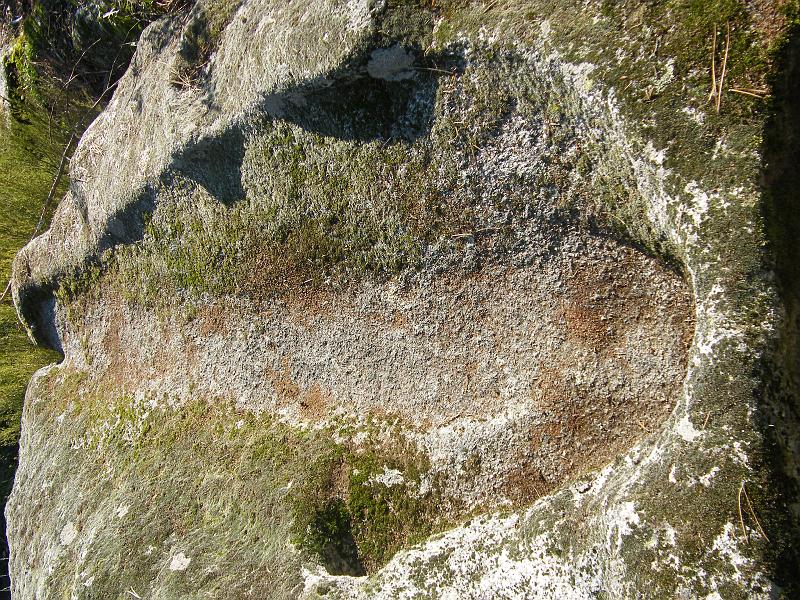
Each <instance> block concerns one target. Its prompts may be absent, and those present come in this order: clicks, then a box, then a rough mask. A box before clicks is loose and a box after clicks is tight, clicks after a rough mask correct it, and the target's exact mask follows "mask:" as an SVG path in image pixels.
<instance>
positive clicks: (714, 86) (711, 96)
mask: <svg viewBox="0 0 800 600" xmlns="http://www.w3.org/2000/svg"><path fill="white" fill-rule="evenodd" d="M716 95H717V26H716V24H715V25H714V40H713V41H712V42H711V91H710V92H709V94H708V99H709V100H713V99H714V98H715V97H716Z"/></svg>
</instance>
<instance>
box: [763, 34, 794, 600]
mask: <svg viewBox="0 0 800 600" xmlns="http://www.w3.org/2000/svg"><path fill="white" fill-rule="evenodd" d="M775 73H776V75H775V78H774V80H773V81H772V89H773V99H772V105H771V113H770V117H769V119H768V121H767V123H766V126H765V129H764V135H763V148H762V156H763V161H764V168H763V181H762V185H763V196H764V202H763V211H764V212H763V217H764V224H765V227H766V233H767V237H768V239H769V243H770V250H771V252H770V254H769V259H768V260H769V261H770V262H769V263H768V264H767V265H766V267H767V268H768V269H771V270H774V272H775V273H776V275H777V284H778V291H779V294H780V300H781V302H782V304H783V308H784V311H785V314H784V315H783V322H782V323H781V325H780V326H781V332H780V336H779V338H778V340H777V342H776V344H775V347H774V348H773V349H772V352H770V353H769V356H768V357H767V358H765V359H764V360H763V364H762V373H761V377H763V378H764V379H765V385H766V389H765V395H766V400H767V401H766V402H763V403H760V409H761V410H760V411H759V414H758V418H759V419H760V425H761V429H762V431H763V432H764V435H765V438H766V444H767V447H766V448H765V455H766V456H767V457H769V459H770V460H771V461H772V464H771V465H770V467H771V468H770V471H771V473H772V480H771V481H770V482H769V484H768V485H769V487H770V496H771V497H769V498H765V499H764V502H765V503H766V504H767V507H768V511H769V519H770V522H767V523H764V528H765V529H766V531H767V534H768V535H769V536H770V540H771V543H770V552H771V560H774V562H775V569H776V576H777V581H776V583H778V585H780V586H781V587H782V588H783V591H784V592H786V594H787V595H786V596H785V597H787V598H788V597H798V596H800V505H798V498H800V463H799V462H798V461H799V460H800V447H798V445H797V441H796V440H797V436H798V435H799V434H798V432H799V431H800V102H798V98H800V27H798V26H795V27H794V28H793V30H792V31H791V32H790V33H789V35H788V38H787V41H786V43H785V44H784V46H783V47H782V48H781V50H780V52H779V53H778V56H777V64H776V69H775Z"/></svg>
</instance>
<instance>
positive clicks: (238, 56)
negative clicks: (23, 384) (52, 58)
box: [7, 0, 798, 598]
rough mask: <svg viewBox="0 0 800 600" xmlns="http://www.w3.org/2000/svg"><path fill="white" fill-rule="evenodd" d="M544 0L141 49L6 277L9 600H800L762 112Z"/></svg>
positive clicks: (308, 6) (176, 40)
mask: <svg viewBox="0 0 800 600" xmlns="http://www.w3.org/2000/svg"><path fill="white" fill-rule="evenodd" d="M543 4H546V3H542V5H540V3H536V2H530V3H522V4H517V3H505V2H501V3H499V4H492V5H490V6H483V5H474V6H473V5H463V6H462V5H452V6H451V5H449V4H448V5H446V6H444V7H442V8H439V9H432V8H431V7H428V6H426V5H422V4H421V5H417V4H415V3H391V2H390V3H388V4H386V3H381V2H377V3H372V2H366V1H365V2H356V1H352V2H348V3H339V2H332V1H331V2H329V1H327V0H320V1H318V2H313V3H308V2H289V3H271V2H266V1H259V0H245V1H244V2H241V3H210V2H209V3H203V2H201V3H199V4H198V5H197V6H196V7H195V8H194V9H193V11H192V12H191V13H190V14H189V15H188V16H187V17H185V18H183V17H177V16H175V17H170V18H166V19H164V20H161V21H158V22H157V23H155V24H153V25H151V26H150V27H149V28H148V29H147V30H146V31H145V33H144V34H143V37H142V39H141V40H140V42H139V46H138V49H137V52H136V55H135V57H134V59H133V62H132V64H131V67H130V69H129V71H128V73H127V74H126V76H125V77H124V78H123V80H122V82H121V83H120V85H119V88H118V90H117V92H116V93H115V95H114V99H113V100H112V102H111V104H110V106H109V107H108V109H107V110H106V111H105V112H104V113H103V114H102V115H101V116H100V117H99V118H98V119H97V120H96V121H95V123H94V124H93V125H92V126H91V127H90V129H89V130H88V131H87V132H86V134H85V135H84V137H83V139H82V141H81V144H80V146H79V149H78V151H77V153H76V156H75V158H74V159H73V161H72V165H71V170H72V177H73V183H72V186H71V189H70V192H69V193H68V195H67V196H66V197H65V199H64V200H63V201H62V203H61V204H60V206H59V209H58V212H57V214H56V216H55V218H54V220H53V225H52V227H51V229H50V230H49V231H48V232H47V233H46V234H45V235H43V236H41V237H39V238H37V239H36V240H34V241H33V242H32V243H31V244H29V245H28V246H27V247H26V248H25V249H24V250H23V251H22V252H21V253H20V254H19V255H18V257H17V259H16V261H15V269H14V279H13V283H14V287H13V293H14V299H15V302H16V304H17V307H18V310H19V313H20V315H21V317H22V318H23V319H24V321H25V322H26V324H27V326H28V327H29V330H30V333H31V336H32V337H33V338H34V339H36V340H37V341H39V342H40V343H43V344H46V345H49V346H51V347H56V348H58V349H60V350H61V351H62V352H63V353H64V361H63V362H62V363H60V364H58V365H54V366H52V367H49V368H47V369H45V370H43V371H40V372H39V373H38V374H37V376H36V377H35V378H34V380H33V381H32V383H31V386H30V388H29V392H28V397H27V399H26V412H25V416H24V421H23V426H24V429H23V437H22V441H21V453H20V469H19V472H18V476H17V480H16V482H15V488H14V492H13V495H12V497H11V499H10V501H9V503H8V508H7V513H8V519H9V539H10V542H11V550H12V557H11V562H10V565H11V566H10V569H11V573H12V582H13V588H14V593H15V594H17V595H18V596H19V597H22V598H28V597H31V598H33V597H37V598H51V597H62V596H64V595H69V596H72V597H87V598H90V597H97V598H106V597H116V596H119V595H120V594H126V593H128V594H131V595H134V596H136V595H138V596H141V597H152V598H175V597H187V598H188V597H192V598H194V597H197V598H203V597H209V598H222V597H230V598H245V597H257V598H262V597H296V596H298V595H301V596H304V597H309V598H313V597H318V596H320V595H325V596H326V597H342V598H358V597H385V598H395V597H430V596H431V595H433V596H434V597H453V598H482V597H520V598H522V597H524V598H528V597H543V598H545V597H559V598H560V597H565V598H566V597H572V598H584V597H594V596H596V595H598V594H607V595H609V596H611V597H654V598H661V597H675V596H677V597H763V598H771V597H780V595H781V594H784V595H787V597H788V596H789V595H790V594H791V593H792V590H793V588H792V586H793V585H794V582H793V581H792V578H791V573H792V572H793V569H794V567H795V566H796V564H797V561H796V556H795V554H794V550H793V547H794V542H795V540H796V537H797V516H798V514H797V513H798V511H797V505H796V503H795V504H790V499H791V498H792V497H793V496H792V494H793V493H794V491H796V489H797V487H796V486H797V481H796V471H797V457H796V444H795V443H794V440H796V433H792V431H793V429H792V428H793V427H794V426H795V425H796V421H795V416H794V415H795V414H796V406H795V405H794V400H793V399H792V398H793V397H794V396H793V392H794V388H793V385H794V383H795V380H794V379H793V373H794V370H793V369H794V366H795V364H794V362H793V360H794V359H793V356H794V354H792V351H791V348H792V347H793V346H792V345H791V344H790V343H788V342H785V341H782V340H786V339H787V338H788V337H791V336H792V335H793V334H794V329H793V327H792V326H791V325H790V323H791V321H790V320H789V317H792V315H793V314H794V313H792V312H791V310H790V307H791V302H790V300H789V298H790V297H791V293H790V292H789V291H787V290H783V291H784V295H783V296H781V295H779V291H781V290H782V288H779V287H778V285H780V283H776V278H775V276H774V275H773V271H772V267H773V266H774V265H775V264H781V263H780V261H781V260H783V259H782V258H781V256H782V255H781V254H780V253H781V252H788V251H789V250H787V249H786V248H784V247H782V246H780V245H778V244H773V246H772V247H771V248H770V249H769V250H768V251H766V250H764V246H765V244H766V242H767V240H768V237H767V233H765V226H764V221H763V218H762V214H763V213H764V212H765V211H766V207H767V206H769V202H771V201H772V196H770V195H769V194H770V190H769V189H767V190H765V189H764V188H763V187H759V177H760V173H761V170H762V166H761V158H760V152H761V151H762V148H761V146H760V143H761V137H760V134H761V131H760V129H759V128H760V127H763V126H764V121H763V117H759V116H757V115H756V116H753V114H748V115H747V117H746V118H745V117H742V115H741V114H740V113H734V114H732V116H730V117H729V121H719V122H718V121H716V120H715V119H723V117H717V116H715V112H714V114H712V112H708V113H707V112H706V110H705V109H706V108H707V106H706V105H705V104H702V102H703V101H704V100H705V99H706V96H707V91H706V90H705V89H703V88H702V87H701V86H699V85H698V86H696V87H695V88H691V89H688V88H689V84H690V83H691V84H694V82H695V80H694V79H693V77H695V76H694V75H690V74H684V75H685V76H686V82H688V83H685V85H683V87H681V85H680V84H679V81H678V80H677V78H676V75H675V69H676V67H675V64H676V63H675V60H674V59H673V58H670V57H666V58H663V57H660V56H659V55H658V53H657V52H654V53H650V54H646V53H643V52H642V51H641V50H642V48H643V47H645V46H647V47H648V48H649V47H650V44H651V42H652V40H651V39H650V38H649V37H648V36H649V35H650V33H649V32H647V31H642V30H641V28H639V29H636V28H635V27H632V28H631V29H630V30H628V36H627V37H625V38H624V39H622V40H616V41H615V42H614V43H612V42H611V41H610V36H611V33H610V31H613V30H614V21H613V19H614V18H615V17H614V15H613V11H612V13H611V14H609V12H608V7H605V8H604V9H603V10H601V7H595V6H589V5H585V6H584V5H581V6H580V7H577V6H572V3H570V2H566V1H565V2H563V3H555V4H554V5H553V6H549V7H544V6H543ZM604 6H605V5H604ZM565 15H571V16H570V17H569V18H567V17H566V16H565ZM635 32H638V33H635ZM578 33H581V35H578ZM664 35H665V36H666V39H671V38H669V35H675V34H674V32H673V33H672V34H664ZM668 47H670V46H668ZM704 56H705V54H704ZM620 64H622V65H623V66H624V67H625V69H624V71H625V73H626V75H625V76H624V79H622V78H621V76H620V72H619V71H615V70H614V69H615V68H617V67H619V65H620ZM634 77H641V78H642V81H639V82H637V86H638V87H639V88H640V89H642V90H645V91H644V92H643V93H644V97H641V96H633V97H632V96H630V95H626V94H625V93H624V92H625V91H626V90H627V89H628V88H629V87H630V86H628V87H626V88H624V90H622V89H619V88H620V82H621V81H625V80H628V79H629V78H634ZM696 77H697V78H698V79H699V78H700V76H699V75H698V76H696ZM642 82H644V83H642ZM631 83H633V81H631ZM639 84H642V85H639ZM647 90H649V91H647ZM686 97H688V98H689V99H688V100H687V99H686ZM698 98H702V99H703V100H702V101H698ZM698 102H700V103H699V104H698ZM711 111H713V108H712V109H711ZM707 122H708V124H706V123H707ZM665 132H666V133H667V134H670V135H672V136H673V138H672V139H671V140H669V143H662V140H663V138H662V137H661V136H662V134H664V133H665ZM683 132H690V133H691V134H692V135H690V136H681V135H680V134H681V133H683ZM698 140H699V141H698ZM780 176H781V175H780V174H777V175H775V177H777V178H780ZM773 193H774V192H773ZM770 235H773V234H770ZM772 239H773V241H774V239H775V238H774V237H773V238H772ZM775 261H777V262H775ZM787 294H788V295H787ZM787 310H788V312H787ZM787 315H788V316H787ZM792 318H793V317H792ZM498 511H499V512H498Z"/></svg>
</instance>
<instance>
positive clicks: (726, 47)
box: [717, 21, 731, 112]
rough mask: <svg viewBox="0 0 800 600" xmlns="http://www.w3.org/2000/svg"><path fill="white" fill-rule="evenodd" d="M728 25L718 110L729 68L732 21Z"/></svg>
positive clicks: (718, 93)
mask: <svg viewBox="0 0 800 600" xmlns="http://www.w3.org/2000/svg"><path fill="white" fill-rule="evenodd" d="M726 27H727V35H726V38H725V56H724V58H723V59H722V75H720V78H719V86H718V90H717V112H719V110H720V108H721V107H722V90H723V89H724V87H723V86H724V85H725V72H726V71H727V68H728V53H729V52H730V49H731V24H730V21H729V22H728V23H726Z"/></svg>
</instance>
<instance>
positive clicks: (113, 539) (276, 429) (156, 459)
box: [22, 370, 451, 597]
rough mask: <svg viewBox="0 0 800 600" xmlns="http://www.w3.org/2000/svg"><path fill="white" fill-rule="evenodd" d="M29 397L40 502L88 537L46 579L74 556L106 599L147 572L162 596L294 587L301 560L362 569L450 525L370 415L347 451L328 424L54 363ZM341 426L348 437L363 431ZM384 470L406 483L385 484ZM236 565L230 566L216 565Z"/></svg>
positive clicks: (398, 444)
mask: <svg viewBox="0 0 800 600" xmlns="http://www.w3.org/2000/svg"><path fill="white" fill-rule="evenodd" d="M37 393H38V394H39V398H40V400H42V401H40V402H38V403H37V404H36V405H34V406H32V407H30V410H31V414H30V418H32V419H36V422H37V423H38V424H40V425H38V426H37V432H36V436H37V438H36V439H37V440H38V441H37V443H38V444H43V445H44V446H45V447H37V453H40V452H47V453H48V456H52V461H50V460H48V463H47V464H46V465H43V466H42V468H43V469H45V471H46V472H45V473H43V474H42V476H43V477H45V479H46V480H48V481H51V482H52V488H51V489H52V490H53V494H52V495H50V494H49V493H48V494H45V496H43V497H41V498H39V499H38V500H37V502H38V503H40V504H42V509H43V510H44V511H46V512H45V513H43V514H49V512H50V511H53V510H55V506H56V505H58V506H61V507H62V508H64V507H69V508H68V511H69V512H70V516H69V519H70V520H72V521H73V522H74V523H75V524H76V525H75V526H76V528H77V529H78V531H80V532H83V533H82V535H84V534H85V535H89V533H88V532H92V534H91V535H92V536H93V537H92V541H91V542H90V543H89V542H87V545H86V546H85V547H81V546H80V544H79V543H76V544H74V552H75V553H77V552H81V553H82V555H83V558H78V557H77V554H72V552H73V550H72V548H71V550H70V553H68V554H67V555H64V556H63V557H62V559H61V560H60V562H57V565H56V571H55V574H54V575H53V581H60V582H62V583H63V584H65V585H67V584H68V583H69V582H71V581H72V575H69V574H70V573H74V572H75V571H74V570H75V568H76V565H77V566H78V567H79V569H81V570H82V569H86V570H87V577H88V576H89V575H88V573H91V574H92V575H94V576H95V579H94V580H93V583H92V591H93V592H94V593H97V594H100V595H101V596H102V597H106V596H107V597H112V596H115V595H116V594H119V593H120V590H122V591H124V590H127V589H129V587H130V588H132V589H134V590H136V591H137V593H140V594H141V593H142V592H146V591H147V590H148V586H150V585H151V582H152V581H153V577H154V574H155V577H156V581H157V582H158V583H157V586H158V587H159V588H160V590H161V592H162V593H174V594H176V595H181V594H188V593H191V592H192V591H193V590H194V591H196V590H198V589H203V590H204V592H206V593H209V594H215V593H222V590H225V593H226V594H228V595H230V596H231V597H238V595H241V594H242V593H243V590H245V589H251V588H252V586H254V585H255V586H256V587H255V588H254V589H257V590H259V592H258V593H260V594H264V595H265V596H262V597H267V596H268V597H291V594H292V590H293V589H294V587H295V586H296V585H297V583H298V577H299V566H300V563H301V562H303V561H306V560H309V559H311V560H313V561H315V562H321V563H322V564H324V565H326V566H327V567H328V568H329V569H330V570H331V571H332V572H340V573H341V572H344V573H348V574H363V573H364V572H365V570H366V571H371V570H373V569H376V568H377V567H379V566H381V565H383V564H385V562H386V561H388V559H389V558H391V556H392V555H393V554H394V553H395V552H396V551H397V550H399V549H401V548H403V547H406V546H408V545H410V544H411V543H413V542H415V541H417V540H420V539H423V538H424V537H426V536H427V535H429V534H430V533H432V532H433V531H436V530H439V529H443V528H444V527H446V526H447V525H450V524H451V521H447V520H446V519H445V517H443V516H442V515H440V514H439V513H440V508H441V506H440V502H439V498H438V496H437V494H436V493H435V491H433V489H435V486H434V487H433V488H432V489H431V491H427V492H426V491H424V490H422V489H421V487H420V486H421V481H422V477H423V476H424V473H425V471H426V469H427V468H428V465H427V462H426V461H425V460H424V459H423V458H422V457H421V456H420V455H419V454H418V453H417V452H415V451H414V449H413V448H412V447H411V446H409V444H408V443H407V442H404V441H403V439H402V438H400V437H399V436H397V435H394V434H390V435H388V437H387V432H386V431H385V430H382V429H381V428H379V426H378V424H377V423H376V424H373V425H365V427H366V430H367V431H371V432H372V433H368V434H367V437H366V439H365V440H364V441H363V443H359V444H358V446H354V445H352V444H351V443H347V442H341V443H337V442H335V441H333V435H332V434H333V431H332V430H331V429H328V428H326V429H320V430H308V431H303V430H299V429H296V428H293V427H289V426H287V425H284V424H281V423H279V422H277V421H275V420H273V419H272V418H270V417H267V416H265V415H261V416H258V415H254V414H253V413H250V412H242V411H238V410H237V409H236V408H235V407H233V406H232V405H230V404H227V403H208V402H206V401H205V400H196V401H191V402H189V403H187V404H184V405H183V406H181V407H179V408H170V407H169V406H168V405H167V404H165V402H166V398H164V399H158V403H159V404H161V407H155V406H153V402H154V401H156V399H155V398H153V399H151V400H148V401H136V400H134V399H132V398H130V397H128V396H126V395H125V394H124V393H123V392H122V391H114V390H113V389H109V388H108V387H107V386H106V385H105V384H98V382H94V381H91V380H90V379H89V378H87V375H86V374H84V373H80V372H66V371H63V370H55V371H53V372H51V374H49V375H48V376H47V377H46V378H45V379H44V380H41V381H40V382H39V388H38V389H37ZM59 423H61V425H59ZM48 424H50V425H48ZM51 428H55V429H51ZM336 431H338V432H339V433H340V434H341V433H342V432H344V433H346V434H347V436H346V438H345V439H347V437H349V435H350V434H352V433H355V431H356V430H355V429H350V428H348V427H344V425H343V426H342V427H339V428H336ZM379 432H382V433H380V436H379ZM379 437H380V441H379ZM67 465H69V468H65V467H66V466H67ZM393 468H396V469H397V470H399V471H401V472H402V473H403V483H400V484H398V485H386V484H385V483H382V482H381V481H380V478H379V476H380V475H381V474H382V473H384V472H385V470H386V469H393ZM91 474H94V475H91ZM376 477H378V479H376ZM76 481H80V482H81V485H80V486H75V485H74V482H76ZM24 490H27V488H23V491H22V493H25V491H24ZM32 491H33V490H31V492H32ZM22 501H23V504H24V503H25V500H24V499H22ZM121 506H124V507H125V508H124V509H119V507H121ZM26 510H27V509H26ZM61 510H62V509H58V511H56V512H59V513H60V511H61ZM115 510H116V511H117V514H122V515H123V516H121V517H116V516H114V512H113V511H115ZM51 526H52V527H58V528H60V527H63V524H52V525H51V524H45V525H44V526H43V527H44V528H47V527H51ZM39 533H40V532H39ZM39 533H37V535H38V534H39ZM289 542H293V543H294V544H295V547H296V548H297V549H299V553H298V551H297V550H295V549H292V547H290V546H289V545H288V544H289ZM178 551H181V552H183V553H184V554H185V555H186V556H189V557H191V564H190V567H189V568H188V569H187V570H186V571H185V573H182V574H180V575H179V574H176V573H173V572H171V571H169V570H168V569H165V568H164V565H165V564H166V563H167V562H169V560H171V558H170V557H172V556H174V555H175V554H176V553H177V552H178ZM230 562H235V563H236V565H237V568H236V569H224V570H222V571H219V570H217V569H218V566H219V565H220V564H227V563H230ZM100 564H102V565H103V568H102V569H97V565H100ZM95 569H97V572H95ZM267 574H269V576H267ZM154 585H156V584H154ZM103 594H105V596H103ZM237 594H238V595H237Z"/></svg>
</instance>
